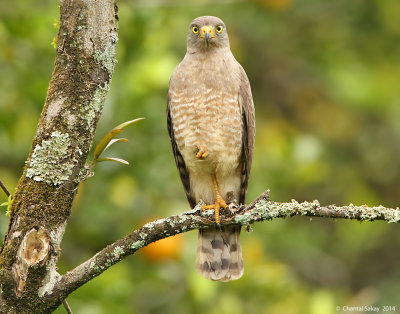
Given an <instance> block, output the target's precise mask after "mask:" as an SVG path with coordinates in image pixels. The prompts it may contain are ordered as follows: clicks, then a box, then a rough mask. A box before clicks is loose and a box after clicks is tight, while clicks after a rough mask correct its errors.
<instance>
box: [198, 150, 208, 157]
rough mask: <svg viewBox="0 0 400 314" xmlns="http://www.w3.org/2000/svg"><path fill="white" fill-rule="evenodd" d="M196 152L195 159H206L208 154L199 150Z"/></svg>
mask: <svg viewBox="0 0 400 314" xmlns="http://www.w3.org/2000/svg"><path fill="white" fill-rule="evenodd" d="M198 150H199V151H198V152H197V154H196V158H206V157H207V156H208V152H205V151H203V150H202V149H201V148H198Z"/></svg>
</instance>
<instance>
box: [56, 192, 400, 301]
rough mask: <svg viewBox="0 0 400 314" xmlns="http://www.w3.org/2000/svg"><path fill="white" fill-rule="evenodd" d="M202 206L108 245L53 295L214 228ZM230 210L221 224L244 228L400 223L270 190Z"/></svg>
mask: <svg viewBox="0 0 400 314" xmlns="http://www.w3.org/2000/svg"><path fill="white" fill-rule="evenodd" d="M201 205H202V204H201V203H199V204H198V205H197V206H196V207H195V208H194V209H193V210H192V211H189V212H185V213H182V214H180V215H174V216H170V217H167V218H164V219H159V220H156V221H153V222H150V223H147V224H145V225H144V226H143V227H141V228H140V229H137V230H135V231H133V232H132V233H130V234H129V235H127V236H125V237H124V238H122V239H120V240H117V241H115V242H114V243H112V244H110V245H108V246H107V247H106V248H104V249H103V250H101V251H100V252H98V253H97V254H96V255H94V256H93V257H92V258H90V259H89V260H87V261H86V262H84V263H82V264H81V265H79V266H77V267H76V268H75V269H73V270H71V271H69V272H67V273H66V274H65V275H63V276H62V277H61V278H60V280H59V281H58V282H57V283H56V285H55V287H54V294H57V295H58V296H57V297H59V298H65V297H66V296H67V295H68V294H69V293H71V292H73V291H74V290H76V289H77V288H78V287H80V286H81V285H83V284H84V283H86V282H88V281H89V280H91V279H92V278H94V277H97V276H98V275H100V274H101V273H102V272H104V271H105V270H106V269H108V268H110V267H111V266H112V265H114V264H116V263H118V262H120V261H121V260H122V259H124V258H125V257H127V256H129V255H132V254H134V253H135V252H136V251H138V250H139V249H141V248H143V247H144V246H146V245H148V244H150V243H152V242H155V241H157V240H160V239H163V238H167V237H170V236H173V235H176V234H179V233H183V232H187V231H190V230H193V229H199V228H207V227H210V226H215V222H214V215H213V212H212V211H206V212H204V213H202V211H201ZM229 209H230V211H231V213H227V214H226V215H225V216H224V215H222V216H221V225H242V226H247V225H250V224H253V223H255V222H260V221H264V220H272V219H275V218H286V217H292V216H307V217H324V218H345V219H355V220H359V221H374V220H384V221H386V222H388V223H395V222H400V210H399V209H398V208H396V209H394V208H386V207H384V206H377V207H368V206H366V205H363V206H355V205H353V204H350V205H348V206H336V205H328V206H321V205H320V204H319V202H318V201H313V202H303V203H298V202H297V201H295V200H292V201H291V202H290V203H278V202H272V201H270V200H269V190H266V191H265V192H264V193H262V194H261V195H260V196H259V197H257V198H256V199H255V200H254V201H253V202H252V203H251V204H249V205H247V206H244V205H243V206H237V205H235V204H231V205H230V206H229Z"/></svg>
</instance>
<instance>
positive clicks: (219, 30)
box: [215, 25, 224, 34]
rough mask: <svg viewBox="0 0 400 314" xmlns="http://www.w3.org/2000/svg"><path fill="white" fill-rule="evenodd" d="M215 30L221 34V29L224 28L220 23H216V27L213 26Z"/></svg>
mask: <svg viewBox="0 0 400 314" xmlns="http://www.w3.org/2000/svg"><path fill="white" fill-rule="evenodd" d="M215 30H216V31H217V33H218V34H221V33H222V31H223V30H224V28H223V27H222V25H217V27H216V28H215Z"/></svg>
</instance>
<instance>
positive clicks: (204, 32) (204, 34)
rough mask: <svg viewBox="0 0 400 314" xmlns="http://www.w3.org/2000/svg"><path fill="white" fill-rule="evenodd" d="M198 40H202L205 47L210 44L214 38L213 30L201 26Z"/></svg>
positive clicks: (209, 27)
mask: <svg viewBox="0 0 400 314" xmlns="http://www.w3.org/2000/svg"><path fill="white" fill-rule="evenodd" d="M200 38H204V40H205V41H206V44H207V46H208V45H209V44H210V41H211V39H212V38H215V35H214V31H213V28H212V27H211V26H203V27H202V28H201V33H200Z"/></svg>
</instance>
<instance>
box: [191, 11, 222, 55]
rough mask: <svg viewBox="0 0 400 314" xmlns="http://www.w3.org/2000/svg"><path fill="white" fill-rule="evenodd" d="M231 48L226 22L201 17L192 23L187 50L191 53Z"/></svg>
mask: <svg viewBox="0 0 400 314" xmlns="http://www.w3.org/2000/svg"><path fill="white" fill-rule="evenodd" d="M215 47H229V38H228V33H227V32H226V27H225V24H224V22H222V20H221V19H220V18H218V17H215V16H200V17H198V18H195V19H194V20H193V21H192V23H190V27H189V32H188V40H187V48H188V51H189V52H196V51H197V50H204V49H212V48H215Z"/></svg>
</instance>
